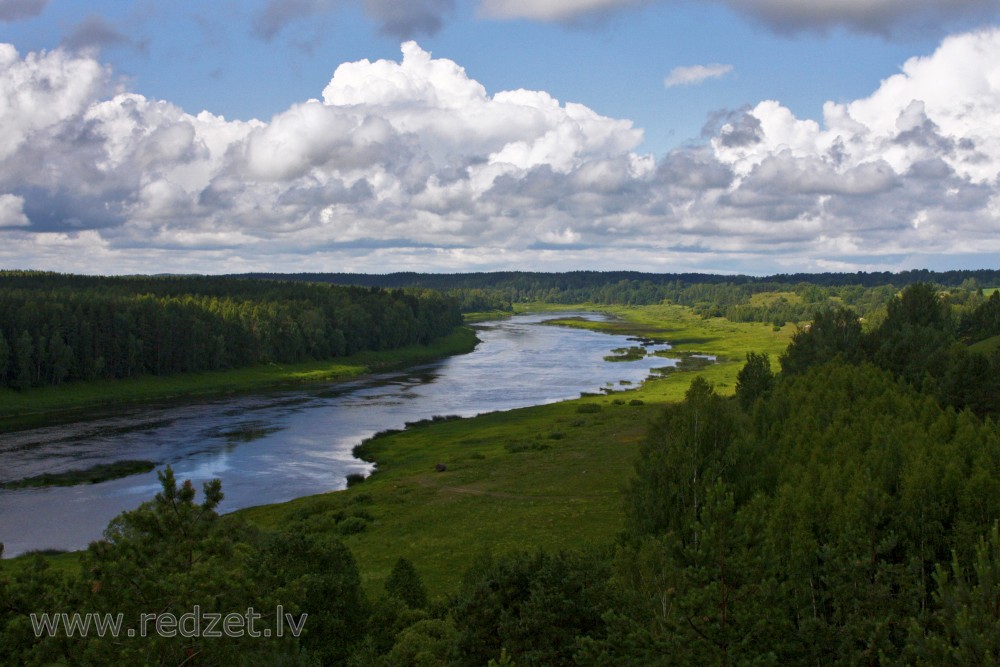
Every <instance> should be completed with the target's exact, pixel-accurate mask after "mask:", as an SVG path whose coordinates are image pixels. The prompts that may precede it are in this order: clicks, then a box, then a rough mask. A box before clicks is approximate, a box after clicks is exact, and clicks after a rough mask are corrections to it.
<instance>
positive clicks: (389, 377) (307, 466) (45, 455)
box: [0, 313, 675, 557]
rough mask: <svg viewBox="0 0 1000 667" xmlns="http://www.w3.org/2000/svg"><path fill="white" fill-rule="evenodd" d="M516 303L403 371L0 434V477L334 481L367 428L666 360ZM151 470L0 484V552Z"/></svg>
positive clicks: (613, 380) (264, 493)
mask: <svg viewBox="0 0 1000 667" xmlns="http://www.w3.org/2000/svg"><path fill="white" fill-rule="evenodd" d="M572 316H582V317H587V318H590V319H597V318H599V317H600V316H599V315H595V314H593V313H559V314H558V315H555V314H533V315H519V316H515V317H512V318H510V319H505V320H499V321H495V322H485V323H483V324H479V325H477V326H476V329H477V335H478V336H479V338H480V339H481V341H482V342H481V343H480V344H479V345H478V346H477V347H476V349H475V351H473V352H471V353H469V354H465V355H459V356H455V357H449V358H447V359H444V360H441V361H438V362H435V363H432V364H427V365H423V366H419V367H414V368H409V369H406V370H402V371H396V372H390V373H384V374H380V375H375V376H369V377H365V378H363V379H360V380H357V381H353V382H348V383H339V384H334V385H311V386H309V387H308V388H298V389H295V390H286V391H280V392H272V393H264V394H254V395H249V396H239V397H223V398H219V399H217V400H204V401H200V402H198V403H196V404H181V405H178V404H171V405H166V406H159V407H158V406H149V405H144V406H141V407H135V408H128V409H122V410H120V411H115V412H106V413H103V414H101V415H100V416H96V417H95V418H94V419H92V420H88V421H85V422H77V423H72V424H60V425H54V426H48V427H43V428H37V429H32V430H29V431H19V432H14V433H5V434H0V481H10V480H16V479H22V478H24V477H29V476H33V475H38V474H41V473H45V472H61V471H66V470H77V469H82V468H88V467H90V466H93V465H95V464H98V463H111V462H113V461H118V460H125V459H145V460H151V461H156V462H157V463H158V465H157V469H158V470H159V469H162V468H163V467H165V466H166V465H167V464H169V465H171V466H172V467H173V469H174V471H175V473H176V475H177V478H178V479H179V480H183V479H191V480H192V481H193V482H195V488H197V489H198V490H199V491H200V490H201V483H202V482H204V481H207V480H210V479H212V478H215V477H219V478H221V479H222V490H223V493H224V494H225V500H223V502H222V505H221V506H220V510H221V511H223V512H231V511H233V510H237V509H240V508H243V507H249V506H253V505H261V504H265V503H276V502H282V501H286V500H290V499H292V498H296V497H299V496H305V495H310V494H314V493H322V492H326V491H334V490H339V489H343V488H344V487H345V486H346V480H345V477H346V475H348V474H349V473H354V472H361V473H367V472H369V471H370V466H369V465H368V464H367V463H365V462H363V461H359V460H357V459H355V458H354V457H353V456H351V449H352V448H353V447H354V446H355V445H356V444H358V443H359V442H361V441H362V440H363V439H365V438H367V437H369V436H371V435H373V434H374V433H376V432H378V431H381V430H384V429H389V428H402V427H403V425H404V423H405V422H408V421H418V420H420V419H426V418H428V417H431V416H434V415H461V416H464V417H467V416H473V415H476V414H479V413H483V412H491V411H494V410H509V409H512V408H519V407H525V406H529V405H539V404H542V403H552V402H555V401H560V400H565V399H568V398H575V397H577V396H579V395H580V393H581V392H597V391H600V390H602V389H611V388H615V389H622V388H626V387H627V386H628V385H627V384H625V383H623V382H622V381H625V382H626V383H633V384H638V383H640V382H641V381H642V380H643V379H645V378H646V377H647V376H648V375H649V372H650V369H651V368H654V367H663V366H670V365H673V364H674V363H675V362H674V360H672V359H665V358H663V357H654V356H647V357H646V358H645V359H641V360H638V361H629V362H608V361H605V360H604V357H605V356H607V355H608V354H610V353H611V350H612V349H614V348H621V347H629V346H633V345H636V343H635V342H634V341H633V340H629V339H628V338H626V337H625V336H613V335H608V334H602V333H596V332H591V331H586V330H582V329H572V328H567V327H557V326H545V325H542V324H540V323H541V322H542V321H544V320H546V319H552V318H553V317H572ZM665 347H666V346H658V347H655V348H651V350H652V349H663V348H665ZM159 488H160V485H159V482H158V481H157V478H156V472H155V471H154V472H150V473H148V474H140V475H132V476H130V477H124V478H121V479H116V480H112V481H108V482H103V483H100V484H85V485H80V486H73V487H49V488H37V489H17V490H4V489H0V542H2V543H3V544H4V545H5V549H4V556H5V557H11V556H16V555H18V554H20V553H23V552H25V551H28V550H31V549H42V548H59V549H81V548H84V547H86V546H87V544H88V543H89V542H90V541H91V540H94V539H97V538H99V537H100V536H101V533H102V531H103V530H104V527H105V526H106V525H107V524H108V521H110V520H111V519H112V518H114V517H115V516H116V515H117V514H118V513H120V512H122V511H124V510H128V509H133V508H135V507H137V506H138V505H139V504H140V503H142V502H143V501H146V500H150V499H151V498H152V497H153V495H155V494H156V492H157V491H158V490H159Z"/></svg>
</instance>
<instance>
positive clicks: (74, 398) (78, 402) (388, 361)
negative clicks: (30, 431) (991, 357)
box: [0, 328, 476, 431]
mask: <svg viewBox="0 0 1000 667" xmlns="http://www.w3.org/2000/svg"><path fill="white" fill-rule="evenodd" d="M475 344H476V337H475V333H474V332H473V331H472V330H471V329H468V328H461V329H459V330H457V331H456V332H455V333H453V334H451V335H450V336H446V337H444V338H441V339H438V340H437V341H434V342H433V343H432V344H430V345H413V346H410V347H405V348H400V349H398V350H384V351H379V352H362V353H359V354H355V355H351V356H349V357H342V358H340V359H335V360H326V361H312V362H305V363H300V364H267V365H264V366H254V367H252V368H238V369H234V370H226V371H215V372H211V373H190V374H184V375H170V376H163V377H156V376H142V377H136V378H129V379H122V380H99V381H96V382H77V383H72V384H65V385H61V386H56V387H41V388H38V389H32V390H30V391H26V392H18V391H14V390H12V389H0V431H3V430H10V429H12V428H23V427H27V426H31V425H33V424H35V423H39V422H41V423H44V422H45V421H47V420H48V419H49V418H50V416H51V415H52V413H65V414H64V415H60V418H69V419H71V418H72V417H73V414H74V413H78V412H82V411H84V410H88V409H93V408H95V407H99V406H102V405H121V404H122V403H135V402H141V401H160V400H168V399H174V398H189V397H192V396H204V395H210V394H225V393H234V392H246V391H259V390H261V389H267V388H271V387H278V386H283V385H290V384H297V383H302V382H331V381H336V380H345V379H350V378H354V377H357V376H359V375H365V374H368V373H372V372H375V371H379V370H385V369H388V368H395V367H403V366H411V365H416V364H419V363H423V362H426V361H430V360H432V359H437V358H440V357H444V356H448V355H452V354H462V353H465V352H469V351H471V350H472V348H473V347H475Z"/></svg>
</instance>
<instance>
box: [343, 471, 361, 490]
mask: <svg viewBox="0 0 1000 667" xmlns="http://www.w3.org/2000/svg"><path fill="white" fill-rule="evenodd" d="M363 481H365V476H364V474H362V473H360V472H352V473H351V474H349V475H348V476H347V488H351V487H352V486H354V485H356V484H360V483H361V482H363Z"/></svg>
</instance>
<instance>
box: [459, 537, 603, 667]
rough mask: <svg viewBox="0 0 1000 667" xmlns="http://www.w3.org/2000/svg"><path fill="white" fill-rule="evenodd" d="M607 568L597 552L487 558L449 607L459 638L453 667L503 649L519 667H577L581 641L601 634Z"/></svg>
mask: <svg viewBox="0 0 1000 667" xmlns="http://www.w3.org/2000/svg"><path fill="white" fill-rule="evenodd" d="M608 565H609V563H608V560H607V558H606V556H602V555H601V554H599V553H591V554H573V553H559V554H555V555H550V554H546V553H544V552H536V553H534V554H527V553H523V552H522V553H516V554H512V555H509V556H506V557H503V558H499V559H496V560H493V559H490V558H487V559H486V560H484V561H483V562H482V563H480V564H479V565H478V566H477V567H474V568H473V569H472V570H470V572H469V573H468V574H467V576H466V580H465V582H464V583H463V586H462V589H461V591H460V592H459V594H458V596H457V597H456V599H455V601H454V602H453V603H452V605H451V606H450V617H451V618H452V619H453V620H454V623H455V627H456V629H457V630H458V633H459V638H458V642H457V649H458V650H457V654H458V656H459V657H458V658H457V660H456V661H455V663H454V664H456V665H470V666H473V665H475V666H477V667H478V666H479V665H484V664H486V663H487V662H488V661H489V660H491V659H495V658H496V657H497V656H498V655H500V654H501V651H505V652H506V653H508V654H509V655H510V657H511V660H512V661H513V662H515V663H516V664H518V665H524V666H539V667H541V666H549V665H567V664H572V658H573V655H574V653H575V652H576V651H577V649H578V643H577V637H579V636H589V637H601V636H602V634H603V627H604V621H603V619H602V618H601V614H602V612H603V610H604V609H605V607H606V604H607V601H608V599H609V595H610V590H609V588H608V578H609V574H610V572H609V570H608Z"/></svg>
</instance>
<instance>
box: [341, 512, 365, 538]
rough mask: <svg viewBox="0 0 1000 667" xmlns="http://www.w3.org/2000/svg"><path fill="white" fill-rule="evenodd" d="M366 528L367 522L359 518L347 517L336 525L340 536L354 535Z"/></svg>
mask: <svg viewBox="0 0 1000 667" xmlns="http://www.w3.org/2000/svg"><path fill="white" fill-rule="evenodd" d="M367 527H368V522H367V521H365V520H364V519H362V518H361V517H359V516H349V517H347V518H346V519H344V520H343V521H341V522H340V523H339V524H337V530H339V531H340V534H341V535H354V534H355V533H360V532H361V531H363V530H364V529H365V528H367Z"/></svg>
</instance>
